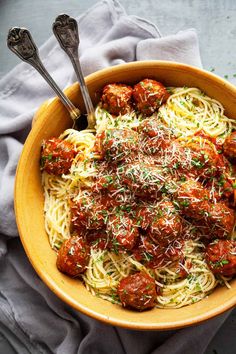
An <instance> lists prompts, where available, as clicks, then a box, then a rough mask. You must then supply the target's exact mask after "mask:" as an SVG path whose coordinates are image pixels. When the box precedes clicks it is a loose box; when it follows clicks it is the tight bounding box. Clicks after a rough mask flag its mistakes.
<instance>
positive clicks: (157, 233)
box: [148, 201, 182, 245]
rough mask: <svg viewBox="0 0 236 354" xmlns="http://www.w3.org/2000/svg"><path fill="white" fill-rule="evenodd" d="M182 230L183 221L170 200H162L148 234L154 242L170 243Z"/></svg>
mask: <svg viewBox="0 0 236 354" xmlns="http://www.w3.org/2000/svg"><path fill="white" fill-rule="evenodd" d="M181 231H182V222H181V219H180V216H179V214H178V212H177V211H176V209H175V207H174V205H173V203H172V202H170V201H161V202H160V203H158V205H157V207H156V209H155V216H154V218H153V220H152V222H151V225H150V229H149V230H148V236H149V237H150V238H151V239H152V240H153V242H154V243H161V244H164V245H168V244H169V243H171V242H172V241H174V240H175V239H177V238H178V237H179V236H180V234H181Z"/></svg>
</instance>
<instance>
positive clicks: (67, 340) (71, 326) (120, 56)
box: [0, 0, 228, 354]
mask: <svg viewBox="0 0 236 354" xmlns="http://www.w3.org/2000/svg"><path fill="white" fill-rule="evenodd" d="M78 22H79V28H80V42H81V44H80V59H81V65H82V69H83V72H84V74H85V75H88V74H90V73H92V72H94V71H96V70H99V69H102V68H104V67H107V66H111V65H118V64H120V63H125V62H131V61H135V60H158V59H162V60H171V61H178V62H182V63H187V64H191V65H195V66H199V67H201V58H200V54H199V47H198V39H197V34H196V31H195V30H194V29H188V30H185V31H181V32H179V33H177V34H174V35H170V36H166V37H161V34H160V32H159V30H158V28H157V27H156V26H155V25H154V24H152V23H150V22H149V21H146V20H145V19H142V18H139V17H136V16H128V15H127V14H126V12H125V10H124V8H123V7H122V6H121V5H120V4H119V2H118V1H116V0H102V1H100V2H98V3H96V4H95V6H93V7H92V8H91V9H89V10H88V11H87V12H86V13H84V14H83V15H82V16H80V17H79V18H78ZM9 55H10V53H9ZM40 56H41V58H42V61H43V63H44V65H45V66H46V68H47V69H48V70H49V72H50V73H51V74H52V76H53V77H54V79H55V80H56V81H57V83H58V84H59V86H60V87H61V88H66V87H67V86H69V85H70V84H72V83H73V82H74V81H75V80H76V77H75V74H74V72H73V69H72V66H71V63H70V62H69V59H68V58H67V56H66V54H65V53H64V52H63V51H62V50H61V49H60V48H59V45H58V43H57V41H56V40H55V39H54V38H53V37H51V38H50V39H49V40H48V41H47V42H46V43H45V44H44V45H43V46H42V47H41V48H40ZM53 96H54V93H53V92H52V90H51V89H50V88H49V87H48V86H47V84H46V83H45V82H44V81H43V79H42V78H41V77H40V76H39V74H38V73H37V72H36V71H35V70H34V69H33V68H32V67H30V66H29V65H28V64H26V63H21V64H19V65H18V66H16V67H15V68H14V69H13V70H12V71H11V72H10V73H9V74H7V75H6V76H5V77H4V78H3V79H2V80H0V181H1V183H0V196H1V198H0V210H1V212H0V267H1V275H0V342H1V338H5V340H7V341H8V345H9V348H11V350H12V352H13V353H14V352H17V353H58V354H64V353H79V354H89V353H92V354H94V353H99V354H101V353H104V354H106V353H109V354H110V353H112V354H113V353H114V354H123V353H128V354H133V353H139V354H146V353H150V354H151V353H153V354H156V353H158V354H167V353H172V354H184V353H189V351H190V350H191V353H192V354H200V353H204V351H205V348H206V347H207V345H208V343H209V342H210V340H211V339H212V337H213V336H214V334H215V333H216V332H217V330H218V328H219V327H220V326H221V324H222V323H223V322H224V320H225V319H226V318H227V316H228V313H225V314H223V315H221V316H218V317H217V318H215V319H212V320H210V321H207V322H205V323H203V324H201V325H198V326H194V327H190V328H186V329H181V330H178V331H166V332H139V331H132V330H126V329H122V328H118V327H113V326H109V325H105V324H103V323H101V322H98V321H96V320H94V319H91V318H89V317H87V316H85V315H83V314H81V313H79V312H77V311H75V310H74V309H72V308H71V307H69V306H68V305H66V304H65V303H64V302H62V301H61V300H60V299H58V298H57V297H56V296H55V295H54V294H53V293H52V292H51V291H50V290H49V289H48V288H47V287H46V286H45V285H44V283H43V282H42V281H41V280H40V279H39V277H38V276H37V274H36V273H35V272H34V270H33V268H32V266H31V265H30V263H29V261H28V259H27V257H26V255H25V253H24V250H23V248H22V245H21V243H20V240H19V238H18V231H17V227H16V223H15V215H14V209H13V188H14V178H15V171H16V166H17V162H18V159H19V156H20V153H21V149H22V146H23V143H24V141H25V139H26V137H27V135H28V133H29V131H30V127H31V121H32V117H33V115H34V113H35V111H36V110H37V108H38V107H39V105H40V104H41V103H43V101H45V100H47V99H49V98H51V97H53ZM29 173H30V171H29ZM0 348H1V347H0ZM190 348H191V349H190ZM9 350H10V349H9Z"/></svg>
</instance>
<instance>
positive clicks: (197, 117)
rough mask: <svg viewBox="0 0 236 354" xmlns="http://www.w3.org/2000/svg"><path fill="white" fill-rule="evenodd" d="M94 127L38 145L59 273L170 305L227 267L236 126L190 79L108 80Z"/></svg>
mask: <svg viewBox="0 0 236 354" xmlns="http://www.w3.org/2000/svg"><path fill="white" fill-rule="evenodd" d="M95 113H96V127H95V130H84V131H77V130H74V129H67V130H66V131H64V132H63V133H62V134H61V135H60V136H59V137H51V138H50V139H47V140H44V141H43V142H42V150H41V170H42V184H43V188H44V196H45V205H44V212H45V228H46V232H47V234H48V236H49V241H50V245H51V247H52V248H53V249H54V250H55V251H56V252H57V261H56V265H57V267H58V269H59V271H61V272H63V273H65V274H67V275H68V276H71V277H80V279H82V281H83V283H84V285H85V286H86V288H87V289H88V290H89V291H90V292H91V293H92V294H93V295H95V296H99V297H101V298H103V299H106V300H108V301H111V302H113V303H116V304H120V305H122V306H124V307H127V308H131V309H135V310H139V311H142V310H146V309H151V308H153V307H158V308H179V307H182V306H185V305H189V304H192V303H195V302H197V301H199V300H201V299H203V298H205V297H206V296H208V295H209V294H210V293H211V292H212V291H213V290H214V289H215V288H216V286H218V285H225V286H227V287H230V280H231V279H232V278H233V276H234V275H235V274H236V240H235V239H234V225H235V189H236V180H235V159H236V131H235V130H236V123H235V121H234V120H232V119H229V118H228V117H226V116H225V115H224V108H223V106H222V105H221V104H220V103H219V102H218V101H216V100H215V99H212V98H210V97H208V96H207V95H205V94H204V93H203V92H201V91H200V90H199V89H198V88H191V87H168V88H166V87H165V86H164V85H163V84H162V83H160V82H158V81H156V80H153V79H149V78H147V79H143V80H142V81H140V82H138V83H137V84H135V85H133V86H130V85H126V84H123V83H111V84H107V85H106V86H105V87H104V88H103V91H102V94H101V99H100V102H99V104H98V105H97V107H96V112H95Z"/></svg>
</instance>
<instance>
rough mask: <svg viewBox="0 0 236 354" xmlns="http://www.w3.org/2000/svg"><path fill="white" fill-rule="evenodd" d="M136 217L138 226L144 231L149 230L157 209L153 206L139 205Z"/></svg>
mask: <svg viewBox="0 0 236 354" xmlns="http://www.w3.org/2000/svg"><path fill="white" fill-rule="evenodd" d="M135 215H136V224H137V225H138V226H139V227H141V228H142V229H143V230H147V228H148V227H149V226H150V224H151V223H152V220H153V217H154V215H155V209H154V208H153V206H151V205H150V206H149V205H139V206H138V207H137V209H136V211H135Z"/></svg>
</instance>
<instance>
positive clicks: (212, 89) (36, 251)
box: [15, 61, 236, 330]
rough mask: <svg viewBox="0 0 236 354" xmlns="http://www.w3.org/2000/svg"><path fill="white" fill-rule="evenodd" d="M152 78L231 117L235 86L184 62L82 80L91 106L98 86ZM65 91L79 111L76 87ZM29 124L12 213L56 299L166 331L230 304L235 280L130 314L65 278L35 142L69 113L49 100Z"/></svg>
mask: <svg viewBox="0 0 236 354" xmlns="http://www.w3.org/2000/svg"><path fill="white" fill-rule="evenodd" d="M147 77H148V78H154V79H156V80H158V81H161V82H163V83H164V84H165V85H167V86H189V87H190V86H194V87H198V88H200V89H201V90H203V91H204V92H205V93H206V94H207V95H209V96H211V97H213V98H215V99H217V100H219V101H220V102H221V103H222V104H223V105H224V107H225V112H226V115H228V116H229V117H231V118H236V88H235V87H234V86H233V85H231V84H229V83H228V82H227V81H225V80H223V79H221V78H219V77H217V76H215V75H214V74H211V73H209V72H206V71H203V70H200V69H196V68H193V67H190V66H186V65H182V64H177V63H171V62H161V61H145V62H135V63H129V64H124V65H119V66H116V67H111V68H107V69H104V70H101V71H98V72H96V73H94V74H92V75H89V76H88V77H87V78H86V82H87V85H88V87H89V91H90V94H91V97H92V100H93V102H94V104H96V103H97V102H98V101H99V97H100V92H101V89H102V88H103V86H104V85H105V84H107V83H112V82H125V83H129V84H134V83H137V82H138V81H139V80H141V79H143V78H147ZM66 93H67V94H68V96H69V97H70V99H71V100H72V101H73V102H74V104H75V105H77V106H78V107H80V108H81V109H82V110H83V109H84V105H83V103H82V98H81V95H80V90H79V86H78V85H77V84H74V85H72V86H71V87H70V88H69V89H67V90H66ZM36 118H37V119H36V120H35V124H34V126H33V128H32V130H31V132H30V134H29V136H28V138H27V141H26V143H25V145H24V148H23V151H22V155H21V158H20V161H19V164H18V169H17V176H16V184H15V211H16V219H17V225H18V229H19V233H20V237H21V241H22V243H23V246H24V248H25V251H26V253H27V256H28V257H29V260H30V262H31V263H32V265H33V267H34V269H35V270H36V272H37V273H38V274H39V276H40V277H41V278H42V280H43V281H44V282H45V283H46V284H47V286H48V287H49V288H50V289H51V290H52V291H53V292H54V293H55V294H56V295H57V296H59V297H60V298H61V299H62V300H64V301H65V302H66V303H68V304H70V305H71V306H73V307H74V308H75V309H77V310H79V311H81V312H83V313H85V314H86V315H88V316H91V317H93V318H96V319H98V320H101V321H104V322H107V323H109V324H113V325H118V326H122V327H127V328H133V329H143V330H148V329H149V330H150V329H153V330H164V329H165V330H166V329H175V328H180V327H185V326H189V325H193V324H196V323H199V322H202V321H205V320H207V319H209V318H211V317H214V316H216V315H218V314H220V313H222V312H224V311H226V310H228V309H230V308H231V307H233V306H234V305H235V304H236V279H235V280H234V281H232V282H231V286H232V288H231V289H227V288H226V287H222V288H217V289H216V290H215V291H214V292H213V293H212V294H211V295H210V296H209V297H208V298H206V299H204V300H202V301H200V302H198V303H195V304H192V305H190V306H187V307H183V308H181V309H166V310H162V309H153V310H151V311H146V312H141V313H139V312H134V311H130V310H127V309H123V308H121V307H120V306H118V305H113V304H111V303H109V302H107V301H105V300H102V299H99V298H97V297H94V296H92V295H91V294H90V293H89V292H88V291H87V290H86V289H85V287H84V286H83V284H82V283H81V282H80V281H79V280H75V279H71V278H69V277H67V276H65V275H63V274H62V273H60V272H59V271H58V270H57V268H56V264H55V262H56V254H55V252H54V251H52V249H51V248H50V246H49V242H48V237H47V235H46V232H45V230H44V214H43V192H42V187H41V176H40V170H39V158H40V145H41V141H42V140H43V139H44V138H49V137H52V136H58V135H59V134H60V133H61V132H62V131H63V130H65V129H66V128H68V127H70V126H71V120H70V117H69V115H68V113H67V111H66V110H65V108H64V107H63V105H62V104H61V102H60V101H59V99H57V98H55V99H54V100H51V101H50V102H48V103H47V104H44V105H43V106H42V107H41V108H40V109H39V111H38V113H37V114H36Z"/></svg>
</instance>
